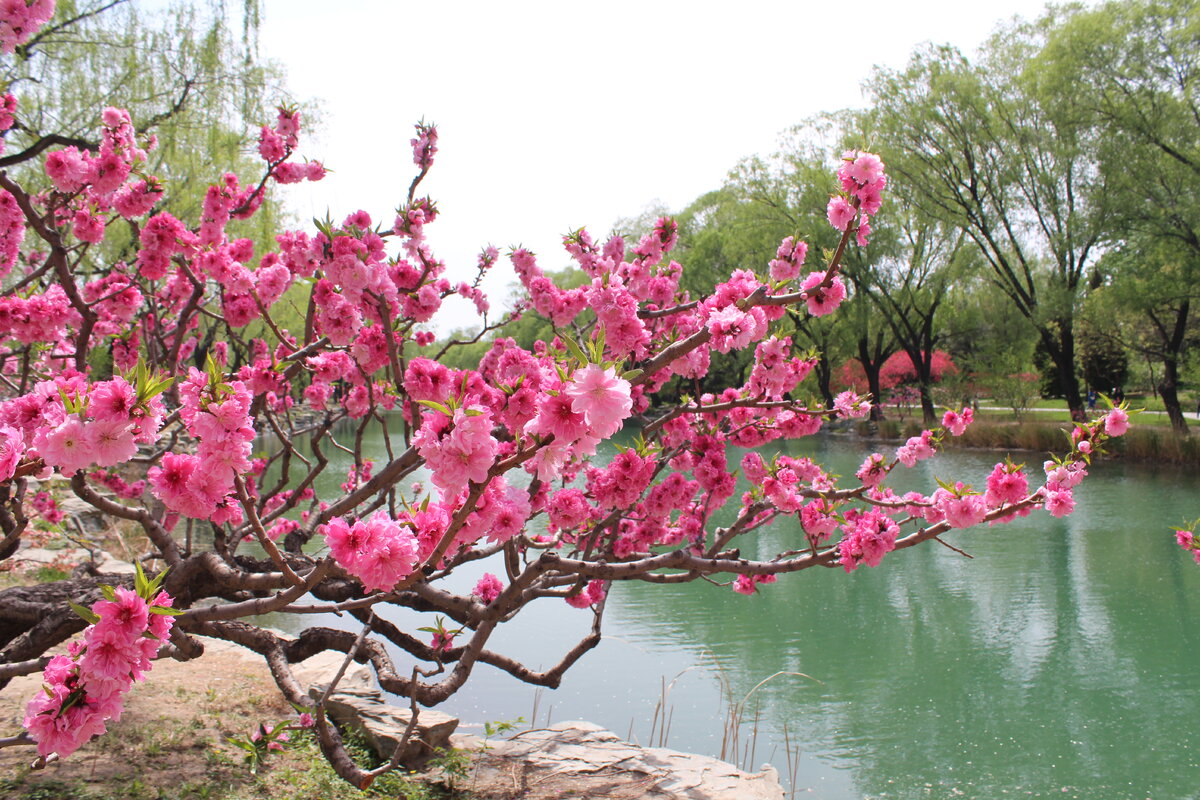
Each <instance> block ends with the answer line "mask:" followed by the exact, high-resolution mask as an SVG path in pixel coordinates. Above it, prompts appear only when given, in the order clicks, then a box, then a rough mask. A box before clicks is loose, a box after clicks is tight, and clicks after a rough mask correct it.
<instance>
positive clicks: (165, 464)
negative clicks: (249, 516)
mask: <svg viewBox="0 0 1200 800" xmlns="http://www.w3.org/2000/svg"><path fill="white" fill-rule="evenodd" d="M179 398H180V401H181V403H182V405H181V407H180V409H179V415H180V418H181V419H182V420H183V422H184V424H185V425H186V426H187V430H188V433H190V434H191V435H192V436H193V437H195V438H196V440H197V441H198V446H197V452H196V454H195V455H191V454H189V453H167V454H165V455H164V456H163V457H162V465H161V466H158V467H151V468H150V470H149V471H148V472H147V475H146V477H147V479H148V480H149V482H150V490H151V492H153V494H154V496H155V497H157V498H158V499H160V500H162V501H163V504H164V505H166V507H167V508H169V509H171V510H172V511H175V512H178V513H180V514H183V515H184V516H186V517H193V518H195V519H208V520H212V521H213V522H215V523H217V524H218V525H220V524H224V523H226V522H229V523H232V524H234V525H236V524H239V523H240V522H242V520H243V518H244V515H243V511H242V506H241V504H240V503H239V502H238V498H237V496H236V495H235V493H234V479H235V477H236V476H238V475H243V474H245V473H246V472H248V471H249V470H250V468H251V463H250V444H251V442H252V441H253V440H254V426H253V424H252V423H251V421H250V417H249V411H250V403H251V401H252V399H253V396H252V394H251V393H250V391H249V390H248V389H247V388H246V385H245V384H244V383H243V382H242V381H236V380H235V381H229V382H225V381H224V379H223V376H222V375H220V374H219V373H217V372H213V371H210V372H209V373H204V372H201V371H200V370H198V369H195V368H193V369H191V370H190V371H189V373H188V379H187V380H186V381H184V382H183V383H182V384H180V386H179Z"/></svg>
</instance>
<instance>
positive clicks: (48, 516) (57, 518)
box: [29, 491, 66, 525]
mask: <svg viewBox="0 0 1200 800" xmlns="http://www.w3.org/2000/svg"><path fill="white" fill-rule="evenodd" d="M29 505H30V506H32V507H33V510H34V512H35V513H36V514H37V515H38V516H39V517H41V518H42V519H44V520H46V522H49V523H50V524H51V525H57V524H58V523H60V522H62V521H63V518H64V517H65V516H66V515H65V514H63V512H62V509H61V508H59V507H58V501H56V500H55V499H54V497H53V496H52V495H51V494H50V493H49V492H46V491H40V492H36V493H35V494H34V495H33V497H32V499H30V501H29Z"/></svg>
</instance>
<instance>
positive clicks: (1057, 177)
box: [869, 17, 1113, 419]
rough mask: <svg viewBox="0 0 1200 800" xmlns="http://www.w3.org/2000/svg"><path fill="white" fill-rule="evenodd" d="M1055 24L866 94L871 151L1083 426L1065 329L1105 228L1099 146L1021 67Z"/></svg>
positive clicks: (1032, 26)
mask: <svg viewBox="0 0 1200 800" xmlns="http://www.w3.org/2000/svg"><path fill="white" fill-rule="evenodd" d="M1054 24H1055V23H1054V19H1053V18H1052V17H1046V18H1043V19H1042V20H1040V21H1039V22H1038V23H1021V24H1015V25H1013V26H1012V27H1010V28H1008V29H1006V30H1004V31H1002V32H1001V33H999V34H997V35H996V36H995V37H994V38H993V39H992V40H991V41H990V42H989V43H988V44H987V45H986V46H985V47H984V48H983V51H982V53H981V55H980V57H979V59H978V62H977V63H972V62H971V61H969V60H968V59H967V58H965V57H964V56H963V55H962V54H961V53H959V52H958V51H957V50H955V49H954V48H951V47H948V46H942V47H927V48H925V49H922V50H919V51H918V52H916V53H915V54H914V55H913V56H912V59H911V60H910V62H909V64H908V66H907V67H906V68H904V69H902V70H886V69H880V70H877V71H876V73H875V74H874V76H873V77H872V79H871V81H870V82H869V88H870V91H871V93H872V95H873V97H874V102H875V106H876V109H877V110H878V112H879V119H880V133H881V136H882V141H881V142H880V149H881V150H882V151H884V152H886V153H887V155H888V157H889V159H890V163H892V164H893V165H894V167H893V168H894V170H895V172H896V173H897V175H898V176H899V178H900V180H901V181H902V182H903V183H905V184H906V185H907V186H908V187H909V188H910V189H911V192H910V197H911V198H912V200H913V202H914V203H915V204H916V205H917V206H918V208H920V210H921V211H922V212H924V213H927V214H929V215H931V216H935V217H940V218H941V219H942V220H944V221H945V222H946V223H948V224H950V225H953V226H956V227H958V228H961V229H962V230H963V231H964V232H965V233H966V234H967V236H968V237H969V238H970V239H971V241H973V242H974V244H975V245H976V246H977V247H978V249H979V251H980V253H981V254H982V256H983V258H984V260H985V261H986V263H987V265H988V267H989V272H990V275H991V279H992V280H993V281H994V282H995V284H996V285H997V286H999V287H1000V288H1001V289H1002V290H1003V291H1004V293H1005V295H1006V296H1007V297H1008V298H1009V299H1010V300H1011V301H1012V302H1013V303H1014V304H1015V305H1016V307H1017V308H1018V309H1019V310H1020V312H1021V313H1022V314H1023V315H1024V316H1025V317H1027V318H1028V319H1029V320H1030V322H1031V323H1033V325H1034V327H1035V328H1036V330H1037V332H1038V336H1039V338H1040V339H1041V342H1042V345H1043V346H1044V348H1045V350H1046V352H1047V353H1049V354H1050V357H1051V360H1052V361H1053V364H1054V371H1055V373H1056V379H1057V385H1058V388H1059V391H1060V392H1061V393H1062V395H1063V396H1064V397H1065V398H1066V400H1067V405H1068V406H1069V408H1070V409H1071V413H1072V416H1073V417H1075V418H1077V419H1079V418H1082V417H1083V416H1084V409H1083V402H1082V398H1081V396H1080V391H1079V384H1078V380H1077V378H1076V375H1075V334H1074V319H1075V313H1076V309H1077V305H1078V303H1079V301H1080V298H1081V297H1082V295H1083V294H1084V293H1085V292H1086V290H1087V289H1088V287H1089V276H1090V271H1091V268H1092V266H1093V264H1094V262H1095V260H1096V259H1097V258H1098V257H1099V255H1100V244H1101V243H1102V241H1103V240H1104V237H1105V236H1106V234H1107V233H1108V232H1109V229H1110V228H1109V226H1110V225H1111V222H1112V219H1113V209H1112V205H1113V193H1112V192H1111V191H1110V186H1109V181H1108V178H1107V176H1106V175H1105V174H1104V173H1103V172H1101V171H1100V170H1098V169H1097V163H1098V157H1099V153H1098V148H1099V142H1098V137H1097V134H1096V131H1095V129H1094V128H1092V127H1090V126H1088V125H1087V124H1086V123H1085V122H1084V121H1082V119H1081V116H1080V114H1079V113H1078V109H1077V108H1076V106H1075V104H1074V102H1073V100H1072V98H1071V97H1070V95H1069V94H1065V93H1063V94H1057V95H1053V96H1051V95H1047V94H1045V93H1041V92H1039V91H1037V87H1036V86H1035V84H1034V75H1033V73H1032V72H1031V70H1030V64H1031V61H1030V59H1031V58H1032V56H1033V55H1035V54H1036V53H1037V52H1038V51H1039V48H1040V47H1041V45H1042V42H1043V40H1044V37H1045V35H1046V32H1047V31H1048V30H1049V29H1050V28H1052V27H1053V25H1054Z"/></svg>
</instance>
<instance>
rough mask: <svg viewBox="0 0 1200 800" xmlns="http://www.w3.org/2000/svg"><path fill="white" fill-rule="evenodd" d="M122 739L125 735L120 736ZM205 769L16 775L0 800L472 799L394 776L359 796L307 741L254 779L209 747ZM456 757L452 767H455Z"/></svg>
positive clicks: (358, 756) (367, 758)
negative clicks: (187, 774)
mask: <svg viewBox="0 0 1200 800" xmlns="http://www.w3.org/2000/svg"><path fill="white" fill-rule="evenodd" d="M127 733H129V732H128V731H127ZM126 744H133V745H135V746H137V747H140V748H141V753H142V756H143V757H145V758H148V759H155V758H158V757H159V756H160V755H164V754H169V753H171V752H175V751H174V750H173V748H177V747H179V745H180V737H179V736H172V737H162V736H161V735H160V736H159V741H157V742H156V744H157V745H158V747H159V748H162V751H161V752H156V753H151V752H149V748H148V747H147V745H148V744H149V743H148V742H147V741H146V736H145V732H144V731H143V732H139V735H133V736H131V737H130V739H128V740H127V741H126ZM347 746H348V749H349V750H350V752H351V754H352V755H353V757H354V759H355V761H357V762H358V763H360V764H365V765H367V766H368V767H374V766H377V765H378V764H379V763H380V762H379V760H378V758H377V757H376V756H375V755H374V753H373V752H372V751H371V750H370V748H369V747H368V746H367V745H366V744H365V743H364V742H363V741H362V739H361V738H355V737H354V736H353V735H352V734H351V735H348V736H347ZM203 757H204V760H205V762H206V764H207V769H206V770H205V772H204V774H203V776H199V775H197V776H195V777H193V778H191V779H179V778H177V777H174V776H173V775H172V773H171V772H170V771H169V770H167V771H153V772H152V771H147V777H145V778H141V777H135V778H132V779H130V778H125V779H122V780H113V781H95V780H87V779H83V778H74V779H67V780H60V779H57V778H45V779H36V780H31V779H30V777H31V773H30V772H29V771H28V770H23V771H21V772H19V773H18V774H17V775H15V776H13V777H10V778H6V779H3V780H0V797H4V798H6V800H63V799H64V798H72V800H210V799H211V800H361V799H362V798H370V797H389V798H396V799H397V800H470V798H471V795H470V794H468V793H466V792H463V791H458V790H455V789H453V788H449V787H446V786H443V785H442V784H438V783H432V782H427V781H425V780H422V779H421V778H419V777H412V776H409V775H405V774H404V773H403V772H393V773H389V774H387V775H384V776H382V777H381V778H379V779H378V780H377V781H375V783H374V784H373V785H372V786H371V788H370V789H368V790H367V791H365V792H364V791H359V790H358V789H356V788H354V787H353V786H351V785H350V784H348V783H346V782H345V781H343V780H342V779H341V778H339V777H338V776H337V774H336V773H335V772H334V771H333V768H332V767H330V766H329V764H328V763H327V762H326V761H325V759H324V757H323V756H322V755H321V752H320V749H319V747H318V746H317V744H316V742H315V740H314V738H313V737H312V736H310V735H307V732H305V733H303V734H300V735H298V736H297V737H296V739H295V740H294V741H293V742H291V743H290V744H289V746H288V748H287V749H286V750H285V751H284V752H282V753H278V754H273V756H272V758H271V759H270V760H269V761H268V762H267V766H266V768H265V769H262V770H260V771H259V773H258V774H257V775H251V774H250V773H249V771H248V770H247V769H246V768H245V767H244V766H243V765H242V764H241V762H240V761H239V760H238V759H236V758H235V757H233V756H231V755H230V754H229V753H228V752H226V751H225V750H223V749H221V748H220V747H218V746H217V743H216V742H210V743H209V745H208V747H207V748H206V749H205V750H204V754H203ZM456 759H457V766H456ZM443 764H449V765H450V767H451V769H445V770H444V772H447V773H457V774H460V775H461V774H462V772H463V770H464V769H465V765H464V762H463V761H462V759H461V757H459V756H458V754H452V755H451V756H450V757H449V758H447V759H444V760H443Z"/></svg>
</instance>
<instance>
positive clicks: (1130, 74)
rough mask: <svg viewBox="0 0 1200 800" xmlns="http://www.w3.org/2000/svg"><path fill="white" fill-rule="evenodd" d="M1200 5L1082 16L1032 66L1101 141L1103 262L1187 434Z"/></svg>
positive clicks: (1140, 1) (1174, 3)
mask: <svg viewBox="0 0 1200 800" xmlns="http://www.w3.org/2000/svg"><path fill="white" fill-rule="evenodd" d="M1197 52H1200V6H1198V5H1197V4H1196V3H1195V2H1193V1H1192V0H1122V1H1121V2H1107V3H1104V4H1102V5H1099V6H1096V7H1095V8H1091V9H1077V10H1076V12H1075V13H1072V14H1069V15H1067V16H1066V17H1065V18H1064V19H1063V21H1062V24H1061V25H1058V26H1057V27H1056V28H1054V29H1053V30H1052V32H1051V35H1050V36H1049V37H1048V39H1047V41H1046V45H1045V47H1044V48H1043V49H1042V51H1041V53H1039V54H1038V56H1037V58H1036V59H1035V61H1034V62H1033V64H1032V66H1031V69H1030V74H1031V75H1037V76H1040V77H1039V87H1040V91H1041V92H1042V94H1044V95H1051V94H1060V95H1069V96H1070V97H1071V98H1072V103H1073V104H1074V106H1075V107H1076V108H1077V109H1078V110H1079V115H1080V119H1081V123H1082V124H1086V125H1090V126H1092V127H1094V128H1095V129H1096V130H1097V131H1098V132H1099V137H1098V138H1099V141H1100V142H1101V143H1102V145H1103V146H1102V148H1101V150H1100V153H1099V156H1100V163H1101V165H1102V170H1103V173H1104V175H1105V176H1106V180H1107V181H1108V182H1109V184H1110V185H1111V186H1112V188H1113V190H1114V192H1116V193H1117V195H1118V196H1119V197H1120V202H1119V203H1117V204H1116V205H1115V209H1116V211H1117V213H1118V215H1119V219H1118V222H1117V224H1116V226H1115V229H1114V230H1115V232H1114V234H1113V236H1112V239H1113V240H1114V244H1115V245H1116V247H1115V248H1114V251H1119V252H1120V255H1119V256H1118V257H1116V258H1110V259H1106V262H1107V264H1108V267H1109V268H1108V269H1107V270H1106V272H1108V273H1109V274H1110V276H1112V277H1113V278H1114V281H1113V284H1112V287H1111V288H1112V290H1113V291H1115V292H1117V293H1118V294H1119V295H1120V296H1121V298H1122V300H1123V302H1122V303H1121V305H1123V306H1124V307H1125V308H1136V309H1138V310H1139V313H1141V314H1143V315H1144V316H1145V320H1144V324H1143V325H1139V326H1138V328H1139V329H1141V330H1143V331H1145V332H1146V333H1148V334H1149V337H1148V338H1147V337H1138V338H1140V339H1141V341H1142V342H1143V345H1144V347H1142V348H1140V349H1141V350H1142V352H1143V353H1144V354H1145V355H1147V356H1149V357H1152V358H1153V359H1154V360H1160V361H1161V363H1162V367H1163V370H1162V375H1161V379H1160V380H1159V382H1158V385H1157V387H1156V388H1157V390H1158V393H1159V395H1160V396H1161V397H1162V400H1163V405H1164V407H1165V408H1166V410H1167V414H1168V415H1169V416H1170V418H1171V424H1172V426H1173V427H1174V428H1175V429H1176V430H1177V431H1180V432H1184V431H1186V429H1187V423H1186V422H1185V421H1184V417H1183V413H1182V409H1181V407H1180V402H1179V397H1178V386H1179V369H1180V365H1181V364H1182V362H1183V359H1184V355H1185V350H1186V347H1187V344H1188V341H1189V336H1188V330H1189V327H1190V326H1191V320H1190V317H1191V311H1192V304H1193V300H1194V298H1195V294H1196V287H1197V285H1198V284H1200V116H1198V111H1197V97H1198V95H1200V61H1198V60H1197V58H1196V53H1197Z"/></svg>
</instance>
